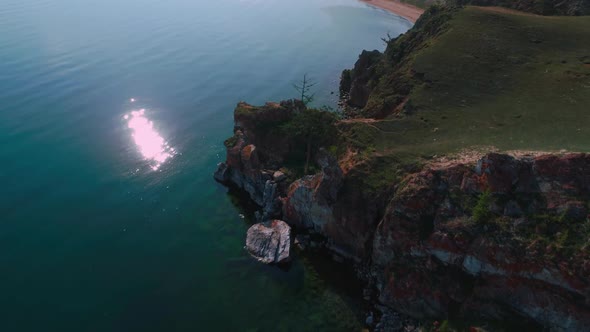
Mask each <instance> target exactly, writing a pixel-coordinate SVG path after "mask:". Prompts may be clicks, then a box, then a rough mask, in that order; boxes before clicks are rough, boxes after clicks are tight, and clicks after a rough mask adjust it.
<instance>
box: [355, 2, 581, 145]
mask: <svg viewBox="0 0 590 332" xmlns="http://www.w3.org/2000/svg"><path fill="white" fill-rule="evenodd" d="M448 24H449V27H448V29H447V30H446V31H445V32H443V33H442V34H441V35H439V36H438V37H435V38H433V39H431V40H429V41H428V42H427V45H428V47H424V48H422V49H421V50H420V51H418V52H416V53H414V54H412V55H411V56H410V57H411V58H410V59H409V60H408V61H409V62H410V65H409V67H408V66H404V67H406V68H409V69H410V71H411V72H412V73H414V75H413V80H414V84H413V88H412V90H411V92H410V94H409V102H408V104H407V105H409V106H410V107H407V109H411V110H412V111H411V113H410V114H409V115H403V116H402V117H401V118H396V117H394V116H391V117H389V118H388V119H386V120H384V121H381V122H378V123H372V124H358V126H367V127H370V128H369V129H366V130H362V129H360V128H358V126H357V127H356V128H355V131H356V132H357V133H362V136H363V138H362V139H360V138H359V139H360V141H361V142H360V143H359V142H358V141H359V140H357V144H359V145H362V144H363V143H362V142H368V143H367V144H366V145H368V146H370V147H371V148H372V149H374V150H375V152H376V153H379V154H384V153H386V154H387V153H394V154H397V153H400V152H403V153H412V154H414V155H416V156H429V155H433V154H439V155H440V154H446V153H452V152H457V151H460V150H462V149H465V148H472V147H489V146H494V147H496V148H498V149H500V150H543V151H556V150H561V149H567V150H571V151H590V139H589V137H590V17H541V16H531V15H515V14H504V13H502V14H500V13H495V12H491V11H488V10H485V9H481V8H478V7H467V8H465V9H462V10H460V11H458V12H457V13H455V14H454V16H453V18H452V19H451V20H450V22H448ZM406 60H407V59H406ZM376 93H377V94H378V93H379V91H377V92H376Z"/></svg>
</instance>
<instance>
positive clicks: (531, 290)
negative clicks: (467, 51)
mask: <svg viewBox="0 0 590 332" xmlns="http://www.w3.org/2000/svg"><path fill="white" fill-rule="evenodd" d="M244 108H247V110H248V112H247V113H244V112H243V110H244ZM302 109H304V106H303V105H301V104H298V103H297V102H292V101H291V102H283V103H281V104H268V105H266V106H264V107H252V106H249V105H246V104H240V105H238V108H237V109H236V119H235V120H236V127H235V136H234V138H233V139H231V140H230V142H228V144H227V160H226V162H225V163H222V164H221V165H220V166H219V169H218V171H217V173H216V178H217V179H218V180H219V181H222V182H224V183H227V184H231V185H235V186H238V187H240V188H242V189H243V190H245V191H246V192H247V193H248V194H249V195H250V197H251V199H252V200H253V201H254V202H256V203H257V204H258V205H259V206H260V211H259V213H258V216H259V218H260V219H261V221H265V220H270V219H273V218H281V219H282V220H285V221H286V222H287V223H289V224H290V225H291V226H293V227H295V229H297V230H298V231H299V232H301V231H309V232H313V233H316V234H320V235H322V236H323V237H324V238H325V239H326V246H327V247H328V248H329V249H331V250H333V251H334V252H336V253H338V254H339V255H342V256H346V257H349V258H352V259H354V260H355V261H356V262H357V263H359V267H361V266H362V267H364V269H365V270H368V271H370V272H369V273H367V274H365V275H364V277H365V278H366V279H367V280H366V281H367V282H368V283H369V284H370V285H372V286H374V288H375V289H376V290H377V293H378V298H379V301H380V302H381V303H383V304H386V305H388V306H391V307H392V308H395V309H397V310H399V311H401V312H403V313H406V314H409V315H411V316H414V317H420V318H440V317H447V316H448V315H449V314H452V315H454V316H456V317H474V316H476V317H481V318H485V319H493V320H514V319H516V317H523V318H526V319H529V320H531V321H532V322H535V323H538V324H540V325H542V326H547V327H552V328H559V329H562V330H565V331H581V330H584V329H585V328H586V327H587V326H590V281H589V280H588V275H590V274H589V273H590V251H589V250H588V249H589V246H590V242H589V236H590V222H589V221H588V208H589V201H590V156H589V155H586V154H560V155H555V154H547V155H543V154H538V153H537V154H525V153H518V154H516V155H514V156H513V155H509V154H494V153H492V154H487V155H483V156H480V157H473V155H472V156H470V157H468V158H465V157H464V158H458V159H456V160H446V159H437V160H432V161H430V162H428V163H426V164H425V165H424V166H422V167H421V168H420V169H419V170H417V171H409V172H406V174H404V175H403V176H402V177H401V180H400V181H396V182H395V183H391V188H392V190H391V191H390V194H389V196H387V197H379V198H378V199H379V201H380V203H378V202H375V201H372V200H371V197H372V198H373V199H377V197H375V196H371V194H370V193H369V191H368V190H367V188H364V187H363V186H355V185H351V184H350V183H347V182H349V181H357V179H355V175H354V170H350V169H349V170H347V172H346V173H345V172H344V171H343V167H342V165H341V163H342V162H343V160H340V163H339V161H338V160H337V159H336V158H334V157H333V156H331V155H330V154H329V153H327V152H326V151H325V150H320V151H318V153H317V154H316V156H315V159H316V162H317V165H318V166H319V170H320V171H318V172H317V174H315V175H308V176H303V177H301V178H298V179H295V178H289V177H288V176H287V175H286V174H285V173H289V171H288V169H285V168H284V165H282V164H281V160H285V159H286V158H287V157H288V156H287V155H288V151H289V149H286V148H285V147H288V146H289V145H290V143H289V142H286V141H281V140H280V137H265V136H266V135H272V133H270V131H268V130H263V129H261V128H264V125H263V124H269V123H275V124H276V123H277V122H281V121H289V118H291V117H293V116H294V115H295V114H297V112H300V111H301V110H302ZM270 142H277V143H280V144H284V145H283V146H282V147H280V146H277V145H276V144H275V143H270ZM257 144H258V145H257ZM353 168H354V167H353ZM353 187H354V189H351V188H353Z"/></svg>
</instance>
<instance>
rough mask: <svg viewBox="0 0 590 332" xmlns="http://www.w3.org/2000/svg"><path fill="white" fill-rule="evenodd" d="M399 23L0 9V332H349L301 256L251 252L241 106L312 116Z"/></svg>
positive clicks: (64, 1) (105, 3)
mask: <svg viewBox="0 0 590 332" xmlns="http://www.w3.org/2000/svg"><path fill="white" fill-rule="evenodd" d="M409 27H410V23H408V22H407V21H405V20H403V19H401V18H399V17H396V16H393V15H390V14H388V13H385V12H383V11H381V10H377V9H374V8H371V7H368V6H367V5H364V4H362V3H358V2H356V1H354V0H298V1H278V0H216V1H201V0H192V1H191V0H168V1H164V0H141V1H140V0H117V1H115V0H102V1H88V0H85V1H84V0H59V1H49V0H0V275H1V278H2V279H1V281H0V294H1V297H0V331H208V330H215V331H312V330H334V331H346V330H358V329H359V328H360V323H359V317H358V313H359V309H358V305H357V304H356V302H355V300H354V298H355V296H356V295H357V294H356V293H354V291H348V290H347V289H348V288H347V286H346V285H344V284H342V283H339V282H338V281H339V279H340V278H339V277H333V276H331V275H332V274H333V273H330V272H331V271H333V270H332V269H331V268H330V267H327V268H326V267H325V266H324V265H323V264H318V263H317V262H316V263H314V261H313V260H310V257H299V258H298V259H297V260H296V262H295V263H294V264H293V266H292V267H291V269H289V270H288V271H283V270H280V269H277V268H273V267H266V266H261V265H260V264H257V263H255V262H253V261H252V260H251V259H250V258H249V257H248V256H247V254H246V253H245V252H244V250H243V244H244V236H245V230H246V229H247V227H248V220H244V219H242V218H240V213H243V211H241V208H240V207H239V204H235V202H233V200H232V197H231V196H230V195H228V194H227V191H226V189H225V188H223V187H221V186H219V185H217V184H216V183H214V182H213V180H212V176H211V174H212V172H213V170H214V169H215V166H216V164H217V163H218V162H220V161H221V160H222V159H223V157H224V147H223V144H222V142H223V139H224V138H226V137H227V136H229V135H230V134H231V130H232V125H233V124H232V112H233V108H234V106H235V104H236V103H237V102H238V101H240V100H246V101H248V102H250V103H262V102H264V101H266V100H281V99H286V98H292V97H295V95H296V93H295V91H294V90H293V89H292V87H291V84H292V83H294V82H296V81H297V80H298V79H300V78H301V77H302V76H303V74H304V73H309V74H310V75H311V76H312V77H313V78H315V80H316V81H317V82H318V83H319V84H318V85H317V90H316V92H317V94H318V98H317V103H316V104H318V105H323V104H326V105H334V103H335V99H336V94H334V95H332V94H331V92H332V91H334V92H336V91H337V81H338V78H339V74H340V72H341V70H342V69H343V68H346V67H351V66H352V64H353V63H354V61H355V60H356V57H357V55H358V54H359V53H360V51H361V50H362V49H374V48H378V49H382V48H383V46H384V45H383V43H382V41H381V40H380V38H381V37H383V36H385V35H386V34H387V33H388V32H389V33H391V34H392V35H397V34H399V33H401V32H403V31H405V30H406V29H408V28H409Z"/></svg>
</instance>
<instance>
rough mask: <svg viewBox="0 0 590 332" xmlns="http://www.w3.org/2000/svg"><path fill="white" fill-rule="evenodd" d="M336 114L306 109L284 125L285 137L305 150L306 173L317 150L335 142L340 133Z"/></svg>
mask: <svg viewBox="0 0 590 332" xmlns="http://www.w3.org/2000/svg"><path fill="white" fill-rule="evenodd" d="M336 120H337V118H336V114H334V113H332V112H328V111H320V110H316V109H306V110H304V111H302V112H300V113H298V114H297V115H295V116H294V117H293V119H291V120H290V121H289V122H287V123H286V124H284V125H283V127H282V128H283V130H284V132H285V135H287V136H289V137H290V138H291V139H293V140H294V141H295V142H297V143H298V144H299V146H301V147H302V148H304V149H305V166H304V173H305V174H307V173H308V171H309V163H310V160H311V157H312V155H313V154H315V152H317V150H318V149H319V148H320V147H322V146H324V145H329V144H330V143H331V142H333V141H334V140H335V139H336V137H337V135H338V131H337V129H336V126H335V123H336Z"/></svg>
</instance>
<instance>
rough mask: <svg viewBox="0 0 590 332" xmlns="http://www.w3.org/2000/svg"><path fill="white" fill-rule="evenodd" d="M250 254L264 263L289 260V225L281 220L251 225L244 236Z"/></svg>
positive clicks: (277, 262)
mask: <svg viewBox="0 0 590 332" xmlns="http://www.w3.org/2000/svg"><path fill="white" fill-rule="evenodd" d="M246 249H247V250H248V252H249V253H250V255H251V256H252V257H254V258H256V259H257V260H258V261H260V262H262V263H265V264H279V263H286V262H288V261H289V260H290V249H291V227H289V225H287V224H286V223H285V222H284V221H281V220H272V221H269V222H266V223H260V224H255V225H252V226H251V227H250V228H249V229H248V233H247V236H246Z"/></svg>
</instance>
